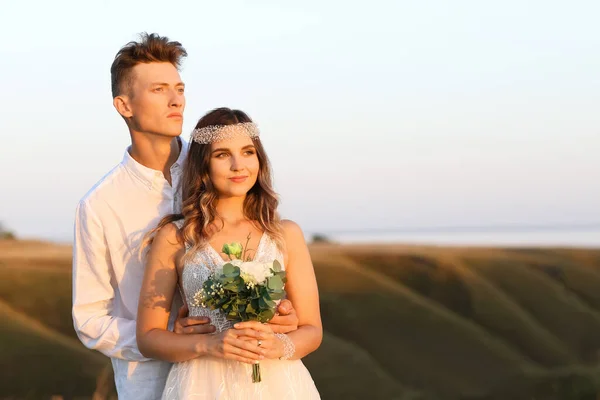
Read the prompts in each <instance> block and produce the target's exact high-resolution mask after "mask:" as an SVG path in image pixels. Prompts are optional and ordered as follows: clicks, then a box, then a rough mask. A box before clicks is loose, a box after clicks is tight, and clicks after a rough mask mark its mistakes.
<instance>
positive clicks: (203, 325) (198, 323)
mask: <svg viewBox="0 0 600 400" xmlns="http://www.w3.org/2000/svg"><path fill="white" fill-rule="evenodd" d="M188 312H189V310H188V308H187V306H186V305H185V304H184V305H183V306H181V308H180V309H179V311H178V312H177V319H176V320H175V327H174V328H173V331H174V332H175V333H186V334H189V333H213V332H214V331H216V330H217V328H215V326H214V325H211V323H210V318H208V317H188V316H187V315H188Z"/></svg>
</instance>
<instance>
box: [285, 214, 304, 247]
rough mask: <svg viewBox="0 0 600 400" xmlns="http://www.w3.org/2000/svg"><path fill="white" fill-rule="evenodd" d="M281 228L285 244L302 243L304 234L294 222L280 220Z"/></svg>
mask: <svg viewBox="0 0 600 400" xmlns="http://www.w3.org/2000/svg"><path fill="white" fill-rule="evenodd" d="M281 227H282V229H283V237H284V239H285V241H286V242H287V243H290V242H298V241H304V232H302V228H301V227H300V225H298V224H297V223H296V222H294V221H292V220H291V219H283V220H281Z"/></svg>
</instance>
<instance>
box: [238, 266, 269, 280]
mask: <svg viewBox="0 0 600 400" xmlns="http://www.w3.org/2000/svg"><path fill="white" fill-rule="evenodd" d="M271 266H272V264H271V263H261V262H257V261H247V262H244V263H242V264H241V265H240V266H239V267H240V270H241V272H243V273H245V274H247V275H250V276H251V277H253V278H254V279H255V280H256V283H258V284H261V283H263V282H264V281H265V280H266V279H267V278H268V277H269V276H271Z"/></svg>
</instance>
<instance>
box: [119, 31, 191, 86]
mask: <svg viewBox="0 0 600 400" xmlns="http://www.w3.org/2000/svg"><path fill="white" fill-rule="evenodd" d="M140 36H141V38H140V41H139V42H135V41H133V42H129V43H127V44H126V45H125V46H123V47H122V48H121V50H119V52H118V53H117V55H116V56H115V60H114V61H113V63H112V65H111V67H110V81H111V89H112V96H113V98H115V97H117V96H119V95H121V94H123V93H126V92H127V91H129V90H131V83H132V80H133V77H132V69H133V67H135V66H136V65H138V64H140V63H151V62H169V63H171V64H173V66H175V68H177V69H178V70H179V67H180V66H181V61H182V59H183V58H184V57H187V52H186V50H185V49H184V48H183V46H182V45H181V43H179V42H174V41H169V38H167V37H165V36H159V35H158V34H156V33H151V34H148V33H142V34H141V35H140Z"/></svg>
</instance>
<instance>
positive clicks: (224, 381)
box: [162, 220, 320, 400]
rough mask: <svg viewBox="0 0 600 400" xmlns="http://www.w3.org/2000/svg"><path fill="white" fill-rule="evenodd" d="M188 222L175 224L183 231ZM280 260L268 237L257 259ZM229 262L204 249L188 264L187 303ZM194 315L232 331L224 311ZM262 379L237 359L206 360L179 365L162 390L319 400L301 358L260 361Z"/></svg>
mask: <svg viewBox="0 0 600 400" xmlns="http://www.w3.org/2000/svg"><path fill="white" fill-rule="evenodd" d="M182 222H183V221H181V220H180V221H177V222H176V223H175V224H176V225H177V226H178V227H181V223H182ZM275 259H277V260H279V261H280V263H281V265H282V268H284V269H285V265H283V257H282V255H281V252H280V251H279V249H278V248H277V246H276V245H275V242H273V240H271V238H270V237H269V236H268V235H267V234H266V233H265V234H263V236H262V237H261V238H260V242H259V244H258V246H257V249H256V255H255V257H254V260H255V261H263V262H269V261H273V260H275ZM224 263H225V262H224V261H223V259H222V258H221V256H220V255H219V254H218V253H217V252H216V250H214V249H213V248H212V246H209V245H207V246H205V247H204V249H202V250H200V251H198V252H197V253H196V254H195V255H194V257H193V258H192V259H190V261H189V262H187V263H186V264H185V265H184V266H183V273H182V286H183V291H184V295H185V298H186V301H187V303H188V304H191V302H192V298H193V296H194V293H196V292H197V291H198V290H199V289H200V288H201V287H202V284H203V282H204V281H205V280H206V279H207V278H208V276H209V275H210V273H211V272H212V271H214V270H215V269H217V268H220V267H221V266H222V265H223V264H224ZM189 315H190V316H207V317H210V319H211V323H212V324H213V325H215V327H216V328H217V332H222V331H225V330H227V329H229V328H232V327H233V322H232V321H228V320H227V319H226V318H225V316H224V315H223V314H222V313H221V312H220V311H219V310H210V309H207V308H202V307H193V306H191V305H190V306H189ZM260 370H261V378H262V381H261V382H258V383H253V382H252V366H251V365H250V364H246V363H242V362H239V361H234V360H226V359H223V358H216V357H211V356H203V357H199V358H195V359H193V360H189V361H185V362H181V363H174V364H173V366H172V368H171V371H170V372H169V376H168V377H167V383H166V385H165V389H164V392H163V396H162V398H163V400H183V399H194V400H198V399H206V400H208V399H210V400H215V399H219V400H238V399H239V400H242V399H244V400H246V399H248V400H249V399H253V400H254V399H261V400H267V399H273V400H275V399H277V400H284V399H302V400H310V399H320V396H319V392H318V391H317V388H316V386H315V384H314V381H313V379H312V377H311V376H310V373H309V372H308V370H307V369H306V367H305V366H304V364H303V363H302V361H301V360H285V361H282V360H277V359H275V360H272V359H265V360H261V361H260Z"/></svg>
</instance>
